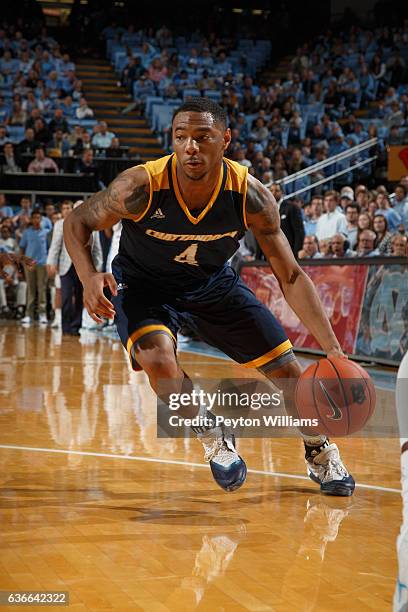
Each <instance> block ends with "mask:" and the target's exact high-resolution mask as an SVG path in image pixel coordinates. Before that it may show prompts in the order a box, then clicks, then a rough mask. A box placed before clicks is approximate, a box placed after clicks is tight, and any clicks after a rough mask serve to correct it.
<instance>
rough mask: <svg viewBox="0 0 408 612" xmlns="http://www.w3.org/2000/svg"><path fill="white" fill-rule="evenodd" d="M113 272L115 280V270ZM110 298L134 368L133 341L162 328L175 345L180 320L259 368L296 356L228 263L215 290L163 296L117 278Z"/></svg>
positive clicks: (237, 358) (136, 367)
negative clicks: (114, 291)
mask: <svg viewBox="0 0 408 612" xmlns="http://www.w3.org/2000/svg"><path fill="white" fill-rule="evenodd" d="M113 273H114V274H115V270H113ZM115 276H116V278H117V280H118V276H119V274H118V275H116V274H115ZM164 283H165V281H164ZM112 302H113V304H114V307H115V311H116V317H115V323H116V326H117V329H118V333H119V336H120V339H121V341H122V344H123V346H124V347H125V348H126V350H127V352H128V354H129V358H130V361H131V364H132V368H133V369H134V370H136V371H137V370H140V369H141V367H140V365H139V364H138V363H137V359H136V350H135V348H137V343H138V342H139V341H140V340H141V339H142V338H146V337H147V336H149V335H153V334H158V333H165V334H167V335H168V336H169V337H170V338H171V339H172V340H173V342H174V346H175V348H176V347H177V332H178V330H179V329H180V327H181V326H182V325H188V326H189V327H190V328H192V329H193V330H194V331H195V332H196V333H197V334H198V335H199V336H200V338H202V340H204V341H205V342H207V343H208V344H210V345H212V346H214V347H216V348H217V349H219V350H220V351H222V352H224V353H225V354H226V355H228V356H229V357H231V359H233V360H234V361H236V362H237V363H239V364H242V365H244V366H246V367H248V368H258V369H260V370H263V367H264V366H265V368H267V370H270V369H274V365H273V364H276V367H281V365H284V363H287V362H288V361H292V360H294V359H295V357H294V355H293V353H292V350H291V349H292V344H291V342H290V340H288V337H287V335H286V333H285V331H284V329H283V327H282V326H281V324H280V323H279V321H277V319H276V318H275V317H274V316H273V314H272V313H271V312H270V311H269V310H268V308H267V307H266V306H264V304H262V303H261V302H260V301H259V300H258V299H257V298H256V296H255V295H254V293H253V292H252V291H251V290H250V289H249V288H248V287H247V286H246V285H245V284H244V283H243V282H242V280H241V279H240V278H239V277H238V275H237V274H236V273H235V272H234V271H233V270H232V269H231V268H229V269H228V270H227V271H226V278H225V283H220V277H218V279H217V286H216V287H215V288H214V290H212V289H211V286H210V287H209V288H207V289H206V291H205V292H201V294H194V295H192V294H184V295H180V296H179V297H177V298H175V297H170V296H163V294H160V292H159V291H155V290H154V289H151V290H148V289H147V288H146V284H145V283H144V282H143V280H142V279H141V280H140V281H139V282H133V283H128V284H125V285H122V284H119V290H118V295H117V296H114V297H112ZM271 366H272V367H271ZM275 369H276V368H275Z"/></svg>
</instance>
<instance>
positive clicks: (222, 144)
mask: <svg viewBox="0 0 408 612" xmlns="http://www.w3.org/2000/svg"><path fill="white" fill-rule="evenodd" d="M230 140H231V132H230V130H229V129H227V130H226V129H225V128H224V126H223V125H222V124H221V123H217V122H214V119H213V116H212V115H211V114H210V113H197V112H186V113H179V114H178V115H176V117H175V119H174V121H173V146H174V151H175V153H176V155H177V162H178V168H180V169H181V170H182V172H183V173H184V174H185V175H186V176H187V177H188V178H189V179H190V180H193V181H198V180H200V179H202V178H204V177H205V176H206V175H208V174H211V173H212V172H213V171H218V169H219V166H220V164H221V160H222V158H223V156H224V152H225V151H226V149H227V148H228V145H229V143H230Z"/></svg>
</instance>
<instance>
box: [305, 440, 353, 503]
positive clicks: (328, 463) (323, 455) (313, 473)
mask: <svg viewBox="0 0 408 612" xmlns="http://www.w3.org/2000/svg"><path fill="white" fill-rule="evenodd" d="M306 465H307V473H308V476H309V478H310V479H311V480H313V482H317V484H320V490H321V492H322V493H326V494H327V495H339V496H349V495H352V494H353V491H354V487H355V482H354V479H353V477H352V476H351V475H350V474H349V473H348V471H347V469H346V467H345V465H344V464H343V462H342V460H341V458H340V453H339V449H338V448H337V445H336V444H329V445H328V446H326V447H324V448H321V447H319V448H317V449H316V450H315V451H312V455H311V457H308V458H307V459H306Z"/></svg>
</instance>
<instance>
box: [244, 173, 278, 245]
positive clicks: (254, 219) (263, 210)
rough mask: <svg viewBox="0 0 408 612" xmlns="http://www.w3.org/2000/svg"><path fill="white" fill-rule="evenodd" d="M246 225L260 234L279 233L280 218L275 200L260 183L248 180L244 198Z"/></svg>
mask: <svg viewBox="0 0 408 612" xmlns="http://www.w3.org/2000/svg"><path fill="white" fill-rule="evenodd" d="M246 213H247V218H248V223H249V225H250V226H251V227H254V228H256V229H257V231H258V232H259V233H261V234H264V235H266V234H274V233H276V232H277V231H279V227H280V218H279V211H278V208H277V206H276V202H275V198H274V197H273V195H272V194H271V192H270V191H269V190H268V189H266V187H265V186H264V185H262V183H260V182H259V181H255V179H249V178H248V190H247V198H246Z"/></svg>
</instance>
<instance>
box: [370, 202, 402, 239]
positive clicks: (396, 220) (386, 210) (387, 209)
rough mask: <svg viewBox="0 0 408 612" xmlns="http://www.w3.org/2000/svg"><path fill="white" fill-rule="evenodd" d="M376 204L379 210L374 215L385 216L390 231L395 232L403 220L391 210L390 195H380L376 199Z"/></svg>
mask: <svg viewBox="0 0 408 612" xmlns="http://www.w3.org/2000/svg"><path fill="white" fill-rule="evenodd" d="M376 204H377V205H378V210H376V211H375V213H374V215H384V217H385V218H386V219H387V222H388V229H389V231H390V232H395V231H396V230H397V229H398V226H399V225H400V224H401V223H402V219H401V217H400V215H399V214H398V213H397V212H396V211H395V210H394V209H393V208H391V204H390V199H389V197H388V195H387V194H385V193H379V194H378V195H377V198H376Z"/></svg>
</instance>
